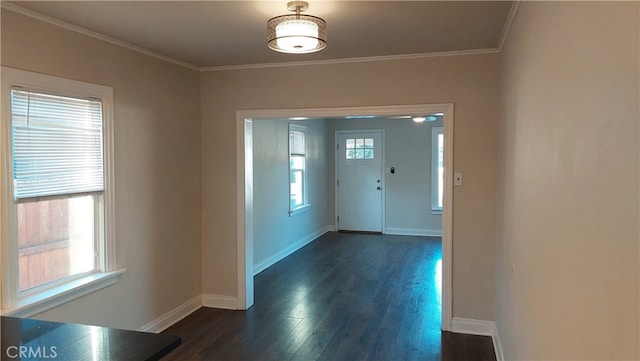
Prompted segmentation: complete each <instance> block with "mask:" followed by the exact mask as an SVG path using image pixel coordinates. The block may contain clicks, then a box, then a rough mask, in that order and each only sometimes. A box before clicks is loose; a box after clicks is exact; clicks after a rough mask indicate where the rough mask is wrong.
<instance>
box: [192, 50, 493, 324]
mask: <svg viewBox="0 0 640 361" xmlns="http://www.w3.org/2000/svg"><path fill="white" fill-rule="evenodd" d="M497 82H498V78H497V55H495V54H489V55H472V56H457V57H434V58H424V59H413V60H401V61H383V62H362V63H346V64H334V65H307V66H294V67H282V68H267V69H250V70H229V71H217V72H206V73H203V74H202V77H201V96H202V102H201V106H202V174H203V181H202V184H203V198H202V202H203V204H202V205H203V214H202V217H203V222H202V225H203V228H202V236H203V244H202V248H203V254H202V257H203V258H202V282H203V284H202V287H203V290H202V291H203V293H204V294H219V295H229V296H236V295H237V289H236V288H237V287H236V241H235V240H236V228H235V224H236V190H237V182H236V155H235V147H236V145H235V141H236V134H235V133H236V126H235V112H236V110H238V109H285V108H286V109H289V108H323V107H340V106H370V105H396V104H425V103H448V102H454V103H455V130H454V132H455V134H454V137H455V150H454V153H455V164H454V169H455V171H456V172H463V173H464V177H465V184H464V186H463V187H456V188H455V190H454V215H453V223H454V224H453V299H454V305H453V314H454V316H456V317H467V318H474V319H482V320H492V319H493V304H494V298H493V297H494V292H493V289H494V262H493V259H494V236H495V216H494V215H495V193H496V189H495V183H496V174H497V170H496V162H495V159H496V147H495V145H496V135H495V133H496V131H495V130H496V126H497V116H498V83H497Z"/></svg>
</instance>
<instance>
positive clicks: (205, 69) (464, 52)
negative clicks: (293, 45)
mask: <svg viewBox="0 0 640 361" xmlns="http://www.w3.org/2000/svg"><path fill="white" fill-rule="evenodd" d="M498 52H499V51H498V49H497V48H489V49H473V50H457V51H445V52H438V53H420V54H402V55H383V56H368V57H360V58H343V59H329V60H310V61H292V62H284V63H263V64H246V65H224V66H210V67H202V68H200V71H202V72H208V71H224V70H243V69H263V68H281V67H290V66H305V65H330V64H345V63H362V62H371V61H393V60H408V59H423V58H436V57H443V56H463V55H478V54H497V53H498Z"/></svg>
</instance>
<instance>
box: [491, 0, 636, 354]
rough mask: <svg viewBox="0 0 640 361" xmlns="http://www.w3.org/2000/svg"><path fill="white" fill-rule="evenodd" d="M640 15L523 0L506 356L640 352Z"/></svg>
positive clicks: (504, 64) (513, 64) (509, 183)
mask: <svg viewBox="0 0 640 361" xmlns="http://www.w3.org/2000/svg"><path fill="white" fill-rule="evenodd" d="M638 14H639V11H638V2H628V3H607V2H604V3H603V2H599V3H560V2H522V3H521V5H520V8H519V11H518V14H517V17H516V19H515V21H514V23H513V26H512V28H511V32H510V34H509V38H508V40H507V43H506V46H505V48H504V49H503V52H502V53H501V55H500V78H501V92H502V100H503V105H502V112H503V114H502V125H501V133H500V134H501V135H500V148H501V149H500V155H501V161H500V170H499V174H500V176H499V179H500V186H499V189H500V194H499V209H498V214H499V215H501V216H500V217H499V221H498V244H497V261H498V262H497V271H496V273H497V281H496V282H497V295H496V321H497V326H498V331H499V333H500V336H501V338H502V344H503V348H504V354H505V359H510V360H511V359H537V360H542V359H547V360H551V359H555V360H560V359H563V360H569V359H573V360H578V359H580V360H586V359H596V360H604V359H638V358H639V357H640V355H639V354H638V346H639V345H638V339H639V334H638V305H639V299H638V281H639V279H638V216H639V214H638V200H639V198H638V195H639V194H638V181H639V179H638V171H639V169H638V151H639V149H638V119H639V116H640V113H639V105H638V103H639V102H638V96H639V94H638V88H639V86H640V83H639V80H638V76H639V73H638V72H639V70H638V69H639V65H640V64H639V61H638V59H639V58H638V37H639V33H640V31H639V30H640V29H639V27H638V26H639V23H638V18H639V16H638ZM512 264H515V270H516V271H515V283H513V280H512V269H511V267H512Z"/></svg>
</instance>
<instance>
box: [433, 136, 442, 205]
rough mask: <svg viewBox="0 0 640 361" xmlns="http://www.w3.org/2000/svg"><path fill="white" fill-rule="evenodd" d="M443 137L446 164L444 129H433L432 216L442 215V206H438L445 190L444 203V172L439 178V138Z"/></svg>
mask: <svg viewBox="0 0 640 361" xmlns="http://www.w3.org/2000/svg"><path fill="white" fill-rule="evenodd" d="M439 136H442V140H443V149H442V151H443V152H442V153H443V154H442V160H443V163H444V127H442V126H437V127H431V214H442V206H441V205H440V204H438V199H439V193H440V192H439V189H440V188H442V189H443V203H444V184H441V182H442V183H444V171H443V177H442V178H440V177H439V176H438V163H439V159H438V150H439V149H438V148H439V147H438V137H439Z"/></svg>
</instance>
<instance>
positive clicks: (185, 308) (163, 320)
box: [138, 295, 202, 333]
mask: <svg viewBox="0 0 640 361" xmlns="http://www.w3.org/2000/svg"><path fill="white" fill-rule="evenodd" d="M200 307H202V296H201V295H197V296H196V297H194V298H192V299H190V300H189V301H187V302H185V303H183V304H181V305H180V306H178V307H176V308H174V309H173V310H171V311H169V312H167V313H165V314H164V315H162V316H160V317H158V318H156V319H155V320H153V321H151V322H149V323H148V324H146V325H144V326H142V327H141V328H140V329H139V330H138V331H142V332H153V333H160V332H162V331H164V330H166V329H167V328H169V327H171V326H172V325H173V324H174V323H176V322H178V321H180V320H182V319H183V318H185V317H187V316H189V315H190V314H192V313H193V312H195V311H196V310H198V309H199V308H200Z"/></svg>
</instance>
